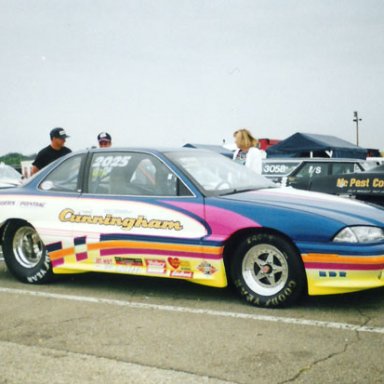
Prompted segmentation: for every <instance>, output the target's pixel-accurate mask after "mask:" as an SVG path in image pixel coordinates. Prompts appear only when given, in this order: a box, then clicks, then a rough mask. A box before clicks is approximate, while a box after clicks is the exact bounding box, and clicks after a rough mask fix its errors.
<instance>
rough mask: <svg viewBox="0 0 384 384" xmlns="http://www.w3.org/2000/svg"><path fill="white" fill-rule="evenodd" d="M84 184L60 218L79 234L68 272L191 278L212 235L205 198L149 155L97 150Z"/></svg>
mask: <svg viewBox="0 0 384 384" xmlns="http://www.w3.org/2000/svg"><path fill="white" fill-rule="evenodd" d="M85 179H86V183H85V184H86V185H85V189H84V192H83V193H82V194H81V196H80V197H79V199H78V201H77V203H76V204H75V205H72V206H68V207H67V208H66V209H65V210H64V211H63V212H62V215H61V217H62V219H63V220H64V221H66V222H68V223H70V225H72V228H73V231H74V233H75V234H76V236H75V238H74V247H75V250H74V254H75V257H72V258H68V259H67V260H63V265H62V268H64V267H65V268H66V269H68V270H71V271H72V272H74V271H80V270H87V271H90V270H93V271H104V272H119V273H130V274H141V275H157V276H168V277H170V276H174V277H186V278H188V277H189V278H191V277H192V276H193V258H194V257H196V258H200V257H201V256H202V249H203V248H202V246H201V238H203V237H204V236H206V235H207V231H208V230H207V227H206V225H205V224H204V221H203V220H202V219H201V217H203V215H204V205H203V199H202V197H199V196H196V195H195V194H194V193H193V192H192V191H191V190H190V189H189V188H188V187H187V185H186V184H185V183H184V182H183V180H182V178H181V177H179V176H178V175H176V174H175V172H173V171H172V170H171V169H170V168H169V167H168V166H167V165H166V164H165V162H164V161H162V160H161V159H160V158H158V157H157V156H155V155H153V154H151V153H147V152H140V151H118V150H111V151H108V150H103V151H96V152H94V153H93V154H92V155H91V158H90V159H89V161H88V167H87V172H86V175H85ZM190 207H192V208H191V209H189V208H190ZM184 256H185V257H184ZM190 258H192V259H190ZM191 260H192V261H191Z"/></svg>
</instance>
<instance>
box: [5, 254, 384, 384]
mask: <svg viewBox="0 0 384 384" xmlns="http://www.w3.org/2000/svg"><path fill="white" fill-rule="evenodd" d="M0 306H1V322H0V370H1V376H0V383H1V384H5V383H6V384H10V383H50V384H52V383H68V382H75V383H105V382H108V383H142V384H145V383H181V382H182V383H207V384H216V383H217V384H219V383H238V384H243V383H244V384H248V383H249V384H258V383H269V384H275V383H276V384H283V383H335V382H337V383H359V384H362V383H370V384H372V383H384V364H383V342H384V289H378V290H372V291H365V292H360V293H356V294H349V295H342V296H328V297H307V298H304V299H303V300H302V301H301V302H300V303H299V304H298V305H297V306H295V307H293V308H289V309H280V310H266V309H259V308H254V307H250V306H248V305H246V304H243V303H242V302H241V301H240V300H239V299H238V298H237V297H236V296H235V295H234V294H233V293H232V292H231V291H230V290H229V289H224V290H220V289H212V288H207V287H202V286H198V285H193V284H188V283H187V282H184V281H175V280H172V281H171V280H162V279H145V278H138V277H130V276H117V275H107V274H104V275H103V274H85V275H77V276H66V277H63V278H60V279H58V280H57V281H55V282H54V283H51V284H49V285H38V286H36V285H33V286H31V285H25V284H21V283H19V282H17V281H16V280H15V279H13V277H12V276H10V274H9V273H8V271H7V270H6V268H5V265H4V263H3V262H0ZM180 308H181V309H180ZM239 314H240V315H241V316H240V315H239ZM281 318H284V319H288V320H289V321H288V320H287V321H286V322H282V321H280V320H281ZM335 323H336V325H337V324H339V323H342V324H344V323H345V324H348V325H355V326H363V327H364V331H362V330H360V331H358V330H357V329H358V328H357V327H350V328H348V327H346V328H345V329H344V328H342V327H341V328H338V327H335V326H334V324H335ZM328 325H329V326H328Z"/></svg>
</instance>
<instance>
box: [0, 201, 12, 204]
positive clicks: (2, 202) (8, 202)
mask: <svg viewBox="0 0 384 384" xmlns="http://www.w3.org/2000/svg"><path fill="white" fill-rule="evenodd" d="M0 205H15V202H14V201H0Z"/></svg>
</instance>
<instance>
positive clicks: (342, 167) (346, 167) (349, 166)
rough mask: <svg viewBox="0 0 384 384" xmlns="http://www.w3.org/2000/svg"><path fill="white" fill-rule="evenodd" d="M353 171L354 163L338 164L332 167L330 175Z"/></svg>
mask: <svg viewBox="0 0 384 384" xmlns="http://www.w3.org/2000/svg"><path fill="white" fill-rule="evenodd" d="M354 169H355V163H338V164H333V165H332V175H339V174H341V173H352V172H354Z"/></svg>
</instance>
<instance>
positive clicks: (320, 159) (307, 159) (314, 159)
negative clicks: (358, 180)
mask: <svg viewBox="0 0 384 384" xmlns="http://www.w3.org/2000/svg"><path fill="white" fill-rule="evenodd" d="M263 161H267V162H287V163H292V162H296V163H297V162H323V163H341V162H343V163H345V162H347V163H355V162H358V163H362V162H365V160H363V159H350V158H339V157H330V158H326V157H295V158H292V157H290V158H269V159H268V158H267V159H264V160H263Z"/></svg>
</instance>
